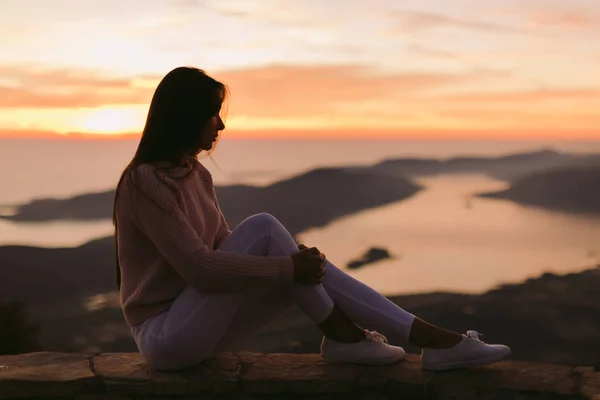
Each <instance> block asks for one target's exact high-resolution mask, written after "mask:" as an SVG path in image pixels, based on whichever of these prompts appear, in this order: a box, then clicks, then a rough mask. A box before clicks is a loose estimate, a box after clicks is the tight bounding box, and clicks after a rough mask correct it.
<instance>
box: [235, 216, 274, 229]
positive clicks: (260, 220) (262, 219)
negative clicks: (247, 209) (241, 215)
mask: <svg viewBox="0 0 600 400" xmlns="http://www.w3.org/2000/svg"><path fill="white" fill-rule="evenodd" d="M242 223H243V224H248V225H251V226H254V227H255V229H257V230H259V231H266V230H271V229H272V228H273V227H276V226H280V225H281V223H280V222H279V221H278V220H277V218H275V217H274V216H273V215H271V214H269V213H264V212H263V213H258V214H254V215H252V216H250V217H248V218H246V219H245V220H244V221H243V222H242Z"/></svg>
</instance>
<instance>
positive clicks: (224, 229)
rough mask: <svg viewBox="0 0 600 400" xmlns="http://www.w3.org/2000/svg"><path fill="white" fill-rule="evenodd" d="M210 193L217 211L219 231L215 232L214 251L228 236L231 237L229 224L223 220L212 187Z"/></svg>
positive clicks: (223, 217)
mask: <svg viewBox="0 0 600 400" xmlns="http://www.w3.org/2000/svg"><path fill="white" fill-rule="evenodd" d="M212 192H213V199H214V201H215V206H216V207H217V210H219V220H220V223H219V230H218V231H217V235H216V237H215V249H218V248H219V247H221V245H222V244H223V242H224V241H225V240H227V238H228V237H229V235H231V229H229V224H228V223H227V220H225V216H224V215H223V212H222V211H221V207H219V199H218V198H217V192H216V191H215V188H214V186H213V188H212Z"/></svg>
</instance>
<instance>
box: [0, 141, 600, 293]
mask: <svg viewBox="0 0 600 400" xmlns="http://www.w3.org/2000/svg"><path fill="white" fill-rule="evenodd" d="M136 146H137V141H132V140H113V141H109V140H64V139H63V140H17V139H2V140H0V183H1V186H0V212H2V213H10V212H11V209H12V208H13V207H14V206H15V205H18V204H20V203H23V202H27V201H30V200H32V199H38V198H47V197H52V198H63V197H69V196H72V195H77V194H83V193H90V192H98V191H104V190H109V189H111V188H114V186H115V185H116V182H117V180H118V177H119V173H120V172H121V170H122V169H123V167H124V166H125V165H126V164H127V162H128V161H129V159H130V158H131V156H132V155H133V153H134V151H135V148H136ZM541 149H556V150H564V151H570V152H580V153H589V152H598V153H600V142H541V141H540V142H526V141H502V142H500V141H479V142H477V141H401V140H397V141H383V140H380V141H366V140H348V141H340V140H336V141H331V140H307V141H299V140H293V141H291V140H290V141H284V140H279V141H277V140H227V139H224V140H221V142H220V143H219V145H218V147H217V149H216V150H215V151H214V152H213V154H212V159H211V158H203V159H202V160H201V161H202V162H203V163H204V164H205V165H206V166H207V168H209V169H210V170H211V172H212V173H213V176H214V180H215V182H216V184H232V183H245V184H254V185H266V184H269V183H272V182H275V181H277V180H280V179H284V178H288V177H291V176H294V175H296V174H299V173H302V172H305V171H308V170H311V169H313V168H318V167H323V166H348V165H368V164H373V163H376V162H379V161H381V160H384V159H388V158H401V157H435V158H448V157H454V156H499V155H506V154H511V153H515V152H523V151H535V150H541ZM213 160H214V161H213ZM418 183H420V184H422V185H424V186H425V190H423V191H421V192H420V193H418V194H417V195H415V196H414V197H412V198H410V199H408V200H404V201H401V202H397V203H393V204H390V205H386V206H383V207H379V208H376V209H371V210H365V211H362V212H359V213H356V214H354V215H350V216H347V217H345V218H342V219H340V220H337V221H335V222H333V223H331V224H330V225H328V226H326V227H323V228H319V229H311V230H308V231H306V232H303V233H302V234H300V235H299V238H300V239H301V240H302V241H304V242H306V243H307V244H308V245H310V246H317V247H319V248H320V249H321V250H322V251H323V252H324V253H326V254H327V256H328V258H329V259H330V260H332V261H333V262H334V263H336V264H337V265H338V266H340V267H342V268H345V265H346V264H347V262H348V261H350V260H351V259H353V258H356V257H358V256H360V255H361V254H362V253H363V252H364V251H366V250H367V249H368V248H369V247H371V246H381V247H385V248H387V249H388V250H389V251H390V252H391V253H392V255H393V256H394V257H393V258H392V259H390V260H385V261H381V262H379V263H376V264H372V265H368V266H365V267H364V268H362V269H360V270H351V271H349V273H351V274H352V275H353V276H355V277H357V278H358V279H360V280H362V281H363V282H365V283H367V284H369V285H372V286H373V287H374V288H376V289H378V290H380V291H382V292H384V293H386V294H399V293H415V292H422V291H431V290H452V291H461V292H481V291H484V290H487V289H490V288H492V287H494V286H496V285H498V284H501V283H504V282H518V281H521V280H523V279H526V278H528V277H533V276H537V275H539V274H540V273H543V272H559V273H562V272H570V271H573V272H575V271H579V270H582V269H585V268H588V267H590V266H592V265H595V264H597V263H600V217H598V218H590V217H582V216H577V215H571V214H565V213H559V212H550V211H545V210H540V209H537V208H532V207H524V206H520V205H516V204H514V203H511V202H507V201H499V200H493V199H482V198H474V197H472V195H473V194H475V193H481V192H485V191H490V190H497V189H500V188H503V187H506V185H507V183H506V182H502V181H498V180H494V179H491V178H489V177H487V176H483V175H478V174H465V175H440V176H436V177H428V178H424V179H419V180H418ZM111 231H112V224H111V222H110V221H109V220H106V221H96V222H86V221H82V222H65V221H59V222H50V223H12V222H8V221H0V245H3V244H25V245H35V246H48V247H58V246H75V245H79V244H82V243H85V242H87V241H88V240H90V239H94V238H97V237H102V236H105V235H108V234H110V233H111Z"/></svg>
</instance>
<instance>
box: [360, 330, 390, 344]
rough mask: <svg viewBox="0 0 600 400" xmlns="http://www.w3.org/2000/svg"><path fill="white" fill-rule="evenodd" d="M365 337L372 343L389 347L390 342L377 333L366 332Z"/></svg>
mask: <svg viewBox="0 0 600 400" xmlns="http://www.w3.org/2000/svg"><path fill="white" fill-rule="evenodd" d="M365 336H366V337H367V339H369V340H370V341H372V342H375V343H379V344H384V345H387V344H388V341H387V338H386V337H385V336H383V335H382V334H381V333H379V332H375V331H365Z"/></svg>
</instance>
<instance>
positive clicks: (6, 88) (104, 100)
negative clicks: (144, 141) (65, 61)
mask: <svg viewBox="0 0 600 400" xmlns="http://www.w3.org/2000/svg"><path fill="white" fill-rule="evenodd" d="M0 76H2V78H3V80H4V81H10V82H14V83H13V84H11V85H2V84H1V83H0V107H5V108H18V107H21V108H27V107H35V108H81V107H99V106H102V105H106V104H143V103H148V102H149V101H150V99H151V96H152V90H151V89H149V88H147V87H139V86H136V85H135V81H134V80H133V79H126V78H111V77H106V76H103V75H101V74H98V73H92V72H89V71H77V70H69V69H33V68H28V67H18V66H0Z"/></svg>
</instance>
